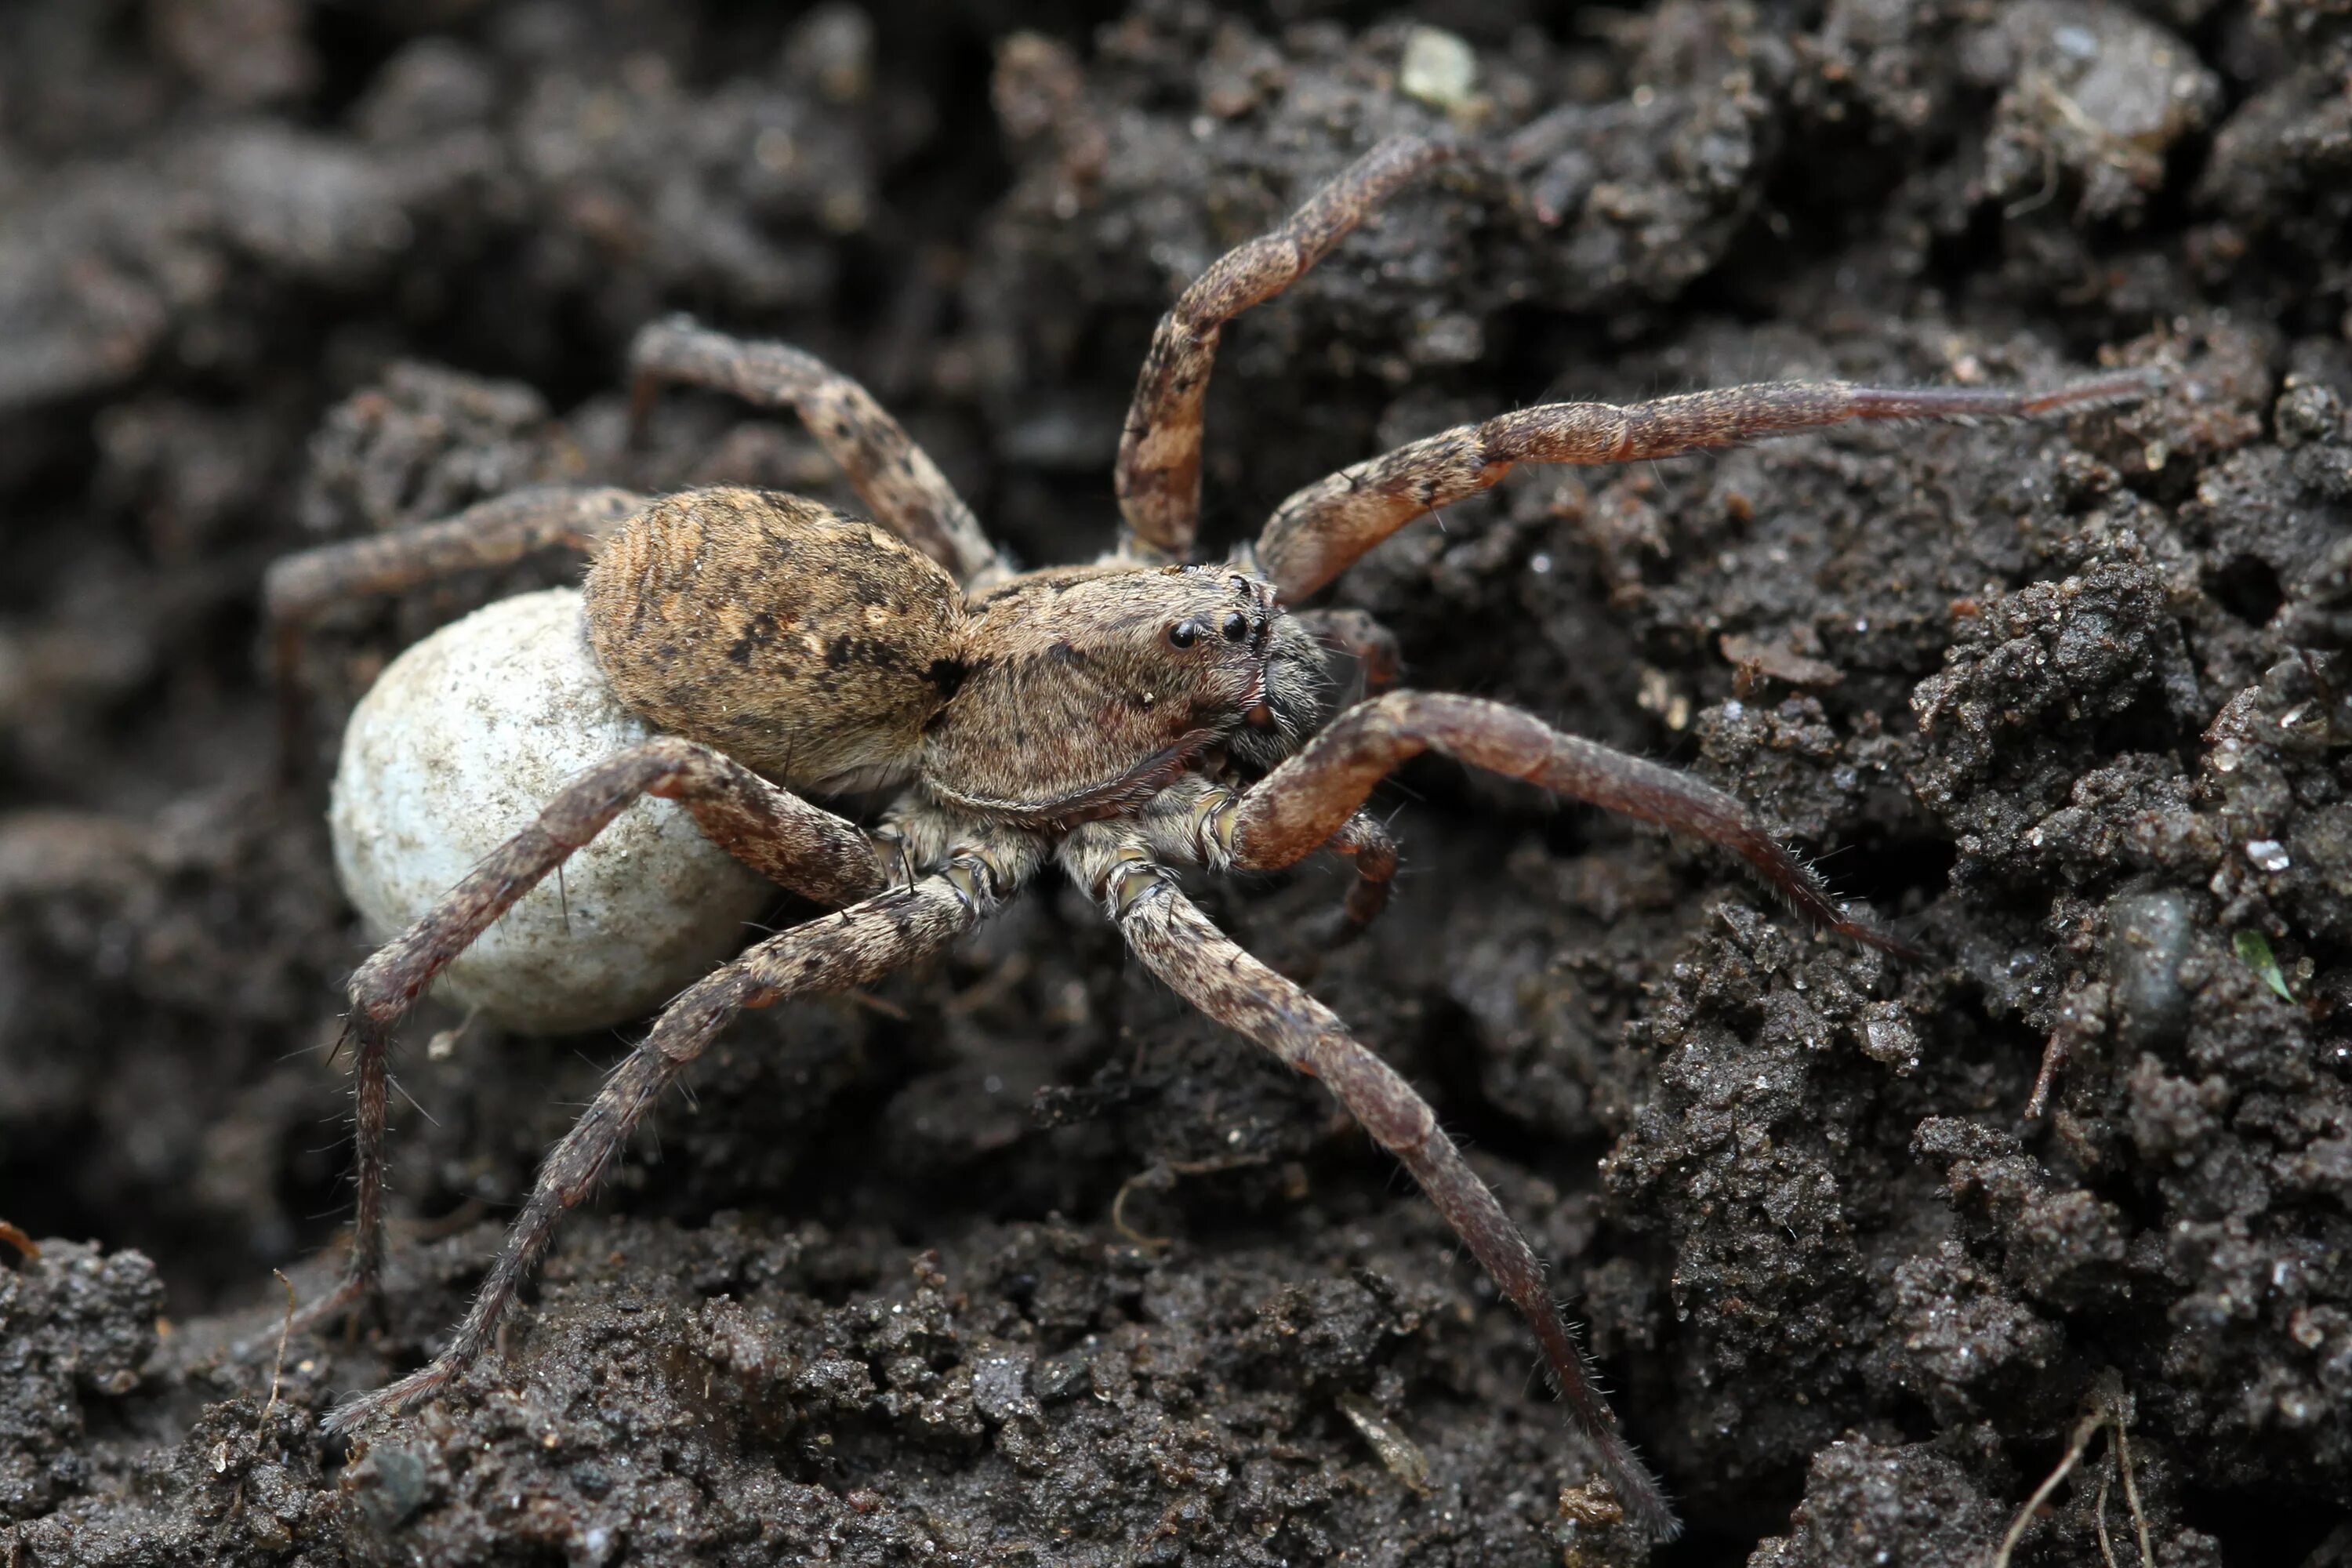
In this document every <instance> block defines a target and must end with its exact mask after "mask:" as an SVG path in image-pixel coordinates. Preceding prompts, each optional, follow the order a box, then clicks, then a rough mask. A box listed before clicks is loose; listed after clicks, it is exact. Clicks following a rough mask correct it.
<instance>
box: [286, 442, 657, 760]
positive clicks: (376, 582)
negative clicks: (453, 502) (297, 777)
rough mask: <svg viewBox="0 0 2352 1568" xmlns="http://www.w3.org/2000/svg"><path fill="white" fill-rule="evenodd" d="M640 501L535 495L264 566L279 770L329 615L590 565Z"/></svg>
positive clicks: (297, 725)
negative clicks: (530, 559) (518, 568)
mask: <svg viewBox="0 0 2352 1568" xmlns="http://www.w3.org/2000/svg"><path fill="white" fill-rule="evenodd" d="M645 504H646V498H645V497H644V496H641V495H638V494H636V493H635V492H634V491H630V490H622V489H611V488H609V487H604V486H595V487H582V486H574V485H541V486H537V487H534V488H533V489H525V490H517V491H515V492H514V493H513V494H511V495H503V496H499V498H497V499H496V500H486V501H482V502H480V503H478V504H477V505H474V506H469V507H467V509H466V510H463V511H461V512H459V513H458V514H457V516H455V517H452V518H448V519H446V520H445V521H440V522H432V523H426V524H425V525H424V526H423V527H421V528H408V529H403V530H401V531H398V532H396V533H380V534H376V535H374V536H373V537H371V538H367V539H352V540H346V541H344V542H342V543H340V544H322V545H320V546H319V547H318V548H317V549H315V550H305V551H303V552H301V553H299V554H298V555H289V556H287V557H285V558H284V559H282V560H280V561H278V562H276V563H272V564H271V566H270V568H269V571H268V574H266V575H265V576H264V577H263V578H262V580H261V602H262V616H263V618H264V620H265V622H266V623H267V625H268V636H269V648H270V662H271V666H272V669H273V673H274V674H275V676H276V684H277V687H278V760H279V763H280V765H281V768H283V769H287V770H290V769H291V767H292V763H293V758H294V752H295V749H296V747H297V746H298V744H299V742H300V738H301V732H302V703H301V690H300V679H299V677H300V674H301V661H302V644H303V638H304V637H306V636H307V635H308V634H309V632H310V629H311V628H312V627H314V626H317V625H318V624H319V621H320V618H321V617H323V616H325V615H326V614H327V612H328V611H330V610H331V609H333V608H334V607H335V606H337V605H342V604H347V603H349V602H351V601H352V600H354V599H364V598H376V597H381V596H383V595H389V594H397V593H400V592H403V591H404V590H405V589H409V588H415V587H420V586H422V585H423V584H427V583H433V582H438V581H439V580H440V579H442V578H444V577H451V576H455V575H456V574H458V573H460V572H472V571H479V570H484V569H488V568H493V567H499V566H511V565H513V564H514V563H516V562H518V561H520V560H522V559H523V558H524V557H525V556H529V555H533V554H536V553H538V552H540V551H541V550H548V549H551V548H553V547H555V546H557V545H564V546H567V547H569V548H571V549H573V550H577V551H579V552H582V553H583V554H590V555H593V554H594V553H595V552H596V547H597V545H598V544H600V543H601V542H603V541H604V535H605V534H607V533H609V532H611V531H613V530H614V528H616V527H618V526H619V525H620V524H621V523H623V522H625V521H627V520H628V519H629V518H630V517H632V516H633V515H635V513H636V512H637V511H639V510H642V509H643V508H644V506H645Z"/></svg>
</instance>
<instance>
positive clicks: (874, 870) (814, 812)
mask: <svg viewBox="0 0 2352 1568" xmlns="http://www.w3.org/2000/svg"><path fill="white" fill-rule="evenodd" d="M641 795H658V796H662V797H665V798H667V799H670V800H675V801H677V803H678V804H679V805H682V806H684V807H685V808H686V809H687V810H688V812H690V813H692V814H693V816H694V819H695V821H696V823H697V824H698V825H699V826H700V827H701V829H702V831H703V833H704V835H705V836H706V837H709V839H710V840H711V841H712V842H713V843H715V844H717V845H718V846H719V847H720V848H722V849H725V850H726V851H727V852H728V853H729V854H730V855H732V856H734V857H735V858H737V859H739V860H740V861H742V862H743V864H745V865H746V866H749V867H751V869H753V870H755V871H757V872H759V873H760V874H761V876H763V877H766V878H767V879H770V880H771V881H773V882H776V883H778V884H780V885H781V886H783V887H786V888H789V889H792V890H793V892H796V893H799V894H801V895H802V896H803V897H805V898H809V899H812V900H815V901H816V902H818V903H822V904H828V905H836V906H837V905H841V904H845V903H848V902H850V901H852V900H858V899H865V898H868V897H871V896H872V895H874V894H875V893H877V892H878V891H879V890H881V889H883V888H884V887H885V886H886V885H887V881H888V865H887V861H886V860H885V858H883V857H882V856H881V855H880V854H878V853H877V848H876V846H875V842H874V840H873V839H871V838H869V837H867V836H866V834H865V833H864V832H862V831H860V830H859V829H858V828H857V826H856V825H855V824H853V823H850V822H848V821H846V820H845V819H843V818H841V817H838V816H834V815H833V814H832V813H831V812H829V811H825V810H823V809H821V808H819V807H817V806H814V805H810V804H809V803H808V802H806V801H804V800H802V799H801V798H800V797H799V796H798V795H793V794H792V793H791V792H789V791H787V790H782V789H778V788H777V787H776V786H775V785H774V784H770V783H769V782H768V781H767V780H765V779H763V778H761V776H760V775H759V774H757V773H753V772H751V770H750V769H749V768H746V767H744V766H743V765H742V764H741V763H737V762H734V761H731V760H730V759H729V758H727V757H724V756H721V755H720V754H719V753H718V752H714V751H711V750H710V749H709V747H707V746H700V745H697V744H695V743H694V742H691V741H684V740H680V739H678V738H677V737H676V736H669V735H664V736H658V737H656V738H655V739H653V740H651V741H647V742H644V743H643V744H641V745H636V746H632V747H630V748H629V749H628V750H627V751H625V752H615V753H614V755H612V756H610V757H608V758H606V759H605V760H604V761H603V762H601V763H597V764H596V765H595V766H594V767H593V768H590V769H589V770H588V771H587V772H585V773H582V774H581V775H580V776H579V777H577V778H575V779H573V780H572V782H571V783H570V784H566V785H565V786H564V787H563V789H562V792H560V793H559V794H558V795H556V797H555V798H554V799H553V800H551V801H550V802H549V803H548V805H547V806H546V808H545V809H544V810H542V811H541V813H540V814H539V817H538V819H537V820H536V821H534V822H533V823H532V824H531V825H530V826H529V827H526V828H524V829H523V830H522V831H521V832H520V833H518V834H516V835H515V836H514V837H511V838H509V839H508V840H507V841H506V842H505V843H504V844H502V845H500V846H499V847H498V848H496V849H494V850H492V851H491V852H490V853H489V855H488V856H487V857H486V858H484V859H483V861H482V863H481V864H480V865H479V866H478V867H476V868H474V870H473V871H472V873H471V874H470V875H468V876H467V878H466V879H465V880H464V881H462V882H460V883H458V884H457V886H456V887H455V888H453V889H450V890H449V892H448V894H447V895H446V896H445V897H444V898H443V899H442V900H441V901H440V902H439V903H437V904H436V905H435V906H434V907H433V908H432V909H431V910H427V911H426V912H425V914H424V915H422V916H420V917H419V918H418V919H417V921H416V922H415V924H413V925H411V926H410V927H409V928H408V929H407V930H406V931H403V932H402V933H401V934H400V935H399V936H397V937H395V938H394V939H393V940H392V941H391V942H386V943H384V945H383V946H382V947H380V948H378V949H377V950H376V951H375V952H373V954H371V955H370V956H369V958H368V960H367V962H366V963H362V964H361V965H360V967H359V969H358V970H357V971H356V972H354V973H353V974H352V978H351V985H350V995H351V1000H352V1011H351V1014H350V1016H348V1017H347V1018H346V1019H345V1021H344V1026H343V1038H344V1041H345V1042H346V1043H347V1044H349V1045H350V1046H351V1047H352V1051H353V1053H354V1058H353V1063H352V1073H353V1098H354V1100H355V1102H356V1115H355V1121H356V1131H355V1137H354V1143H355V1146H356V1163H357V1167H358V1187H359V1201H358V1205H357V1213H356V1215H355V1217H354V1220H353V1225H352V1258H351V1266H350V1268H349V1270H348V1271H347V1272H346V1274H345V1276H344V1279H343V1282H342V1283H341V1285H340V1286H338V1287H337V1288H336V1289H335V1290H334V1291H332V1292H331V1294H329V1295H328V1296H327V1297H325V1298H324V1299H322V1300H320V1301H318V1302H316V1303H314V1304H313V1305H312V1306H311V1307H310V1308H309V1309H307V1310H305V1311H304V1312H303V1314H302V1322H303V1324H304V1326H306V1327H307V1326H310V1325H313V1324H316V1323H318V1322H320V1321H322V1320H324V1319H325V1318H327V1317H329V1316H331V1315H332V1314H333V1313H335V1312H336V1311H339V1310H343V1309H345V1308H358V1307H369V1306H373V1304H374V1303H375V1301H376V1300H377V1299H378V1296H379V1293H380V1292H381V1290H382V1289H383V1179H384V1110H385V1099H386V1093H387V1089H388V1087H389V1079H388V1068H387V1064H386V1058H387V1056H388V1054H389V1051H390V1049H391V1045H392V1037H393V1032H394V1030H395V1029H396V1028H398V1027H399V1025H400V1021H401V1019H402V1018H404V1017H405V1016H407V1014H408V1010H409V1009H410V1008H411V1007H412V1006H413V1005H415V1002H416V999H417V998H418V997H419V996H421V995H423V994H425V988H426V987H427V986H428V985H430V984H432V983H433V977H434V976H435V975H436V974H438V973H440V972H441V971H442V970H443V969H444V968H446V967H447V965H448V964H449V963H450V961H451V960H453V959H455V958H456V957H457V955H458V954H459V953H461V952H464V951H465V950H466V949H467V946H469V945H470V944H471V943H472V942H473V941H474V939H475V938H476V937H478V936H479V935H481V933H482V932H483V931H486V930H488V928H489V925H490V922H491V921H495V920H497V919H498V918H499V915H501V914H503V913H505V912H506V911H507V910H509V908H511V907H512V906H513V904H514V902H515V900H518V899H520V898H521V897H522V896H523V895H524V894H525V893H527V892H529V891H530V889H532V888H534V887H536V886H538V884H539V883H540V881H541V879H544V878H545V877H546V876H547V875H548V873H550V872H551V871H553V870H555V869H556V868H558V867H560V866H561V865H562V863H563V862H564V861H565V860H566V859H568V858H570V857H571V856H572V852H573V851H575V850H577V849H579V848H581V847H583V846H585V845H586V844H587V843H588V842H589V841H590V840H591V839H593V838H594V837H596V835H597V834H599V833H601V832H603V831H604V828H605V826H607V825H608V824H610V823H611V822H612V820H613V819H614V817H616V816H619V815H620V814H621V812H622V810H623V809H624V808H625V807H626V806H627V805H629V804H630V803H631V802H633V801H635V800H636V799H637V798H638V797H639V796H641ZM722 973H723V972H722Z"/></svg>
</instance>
